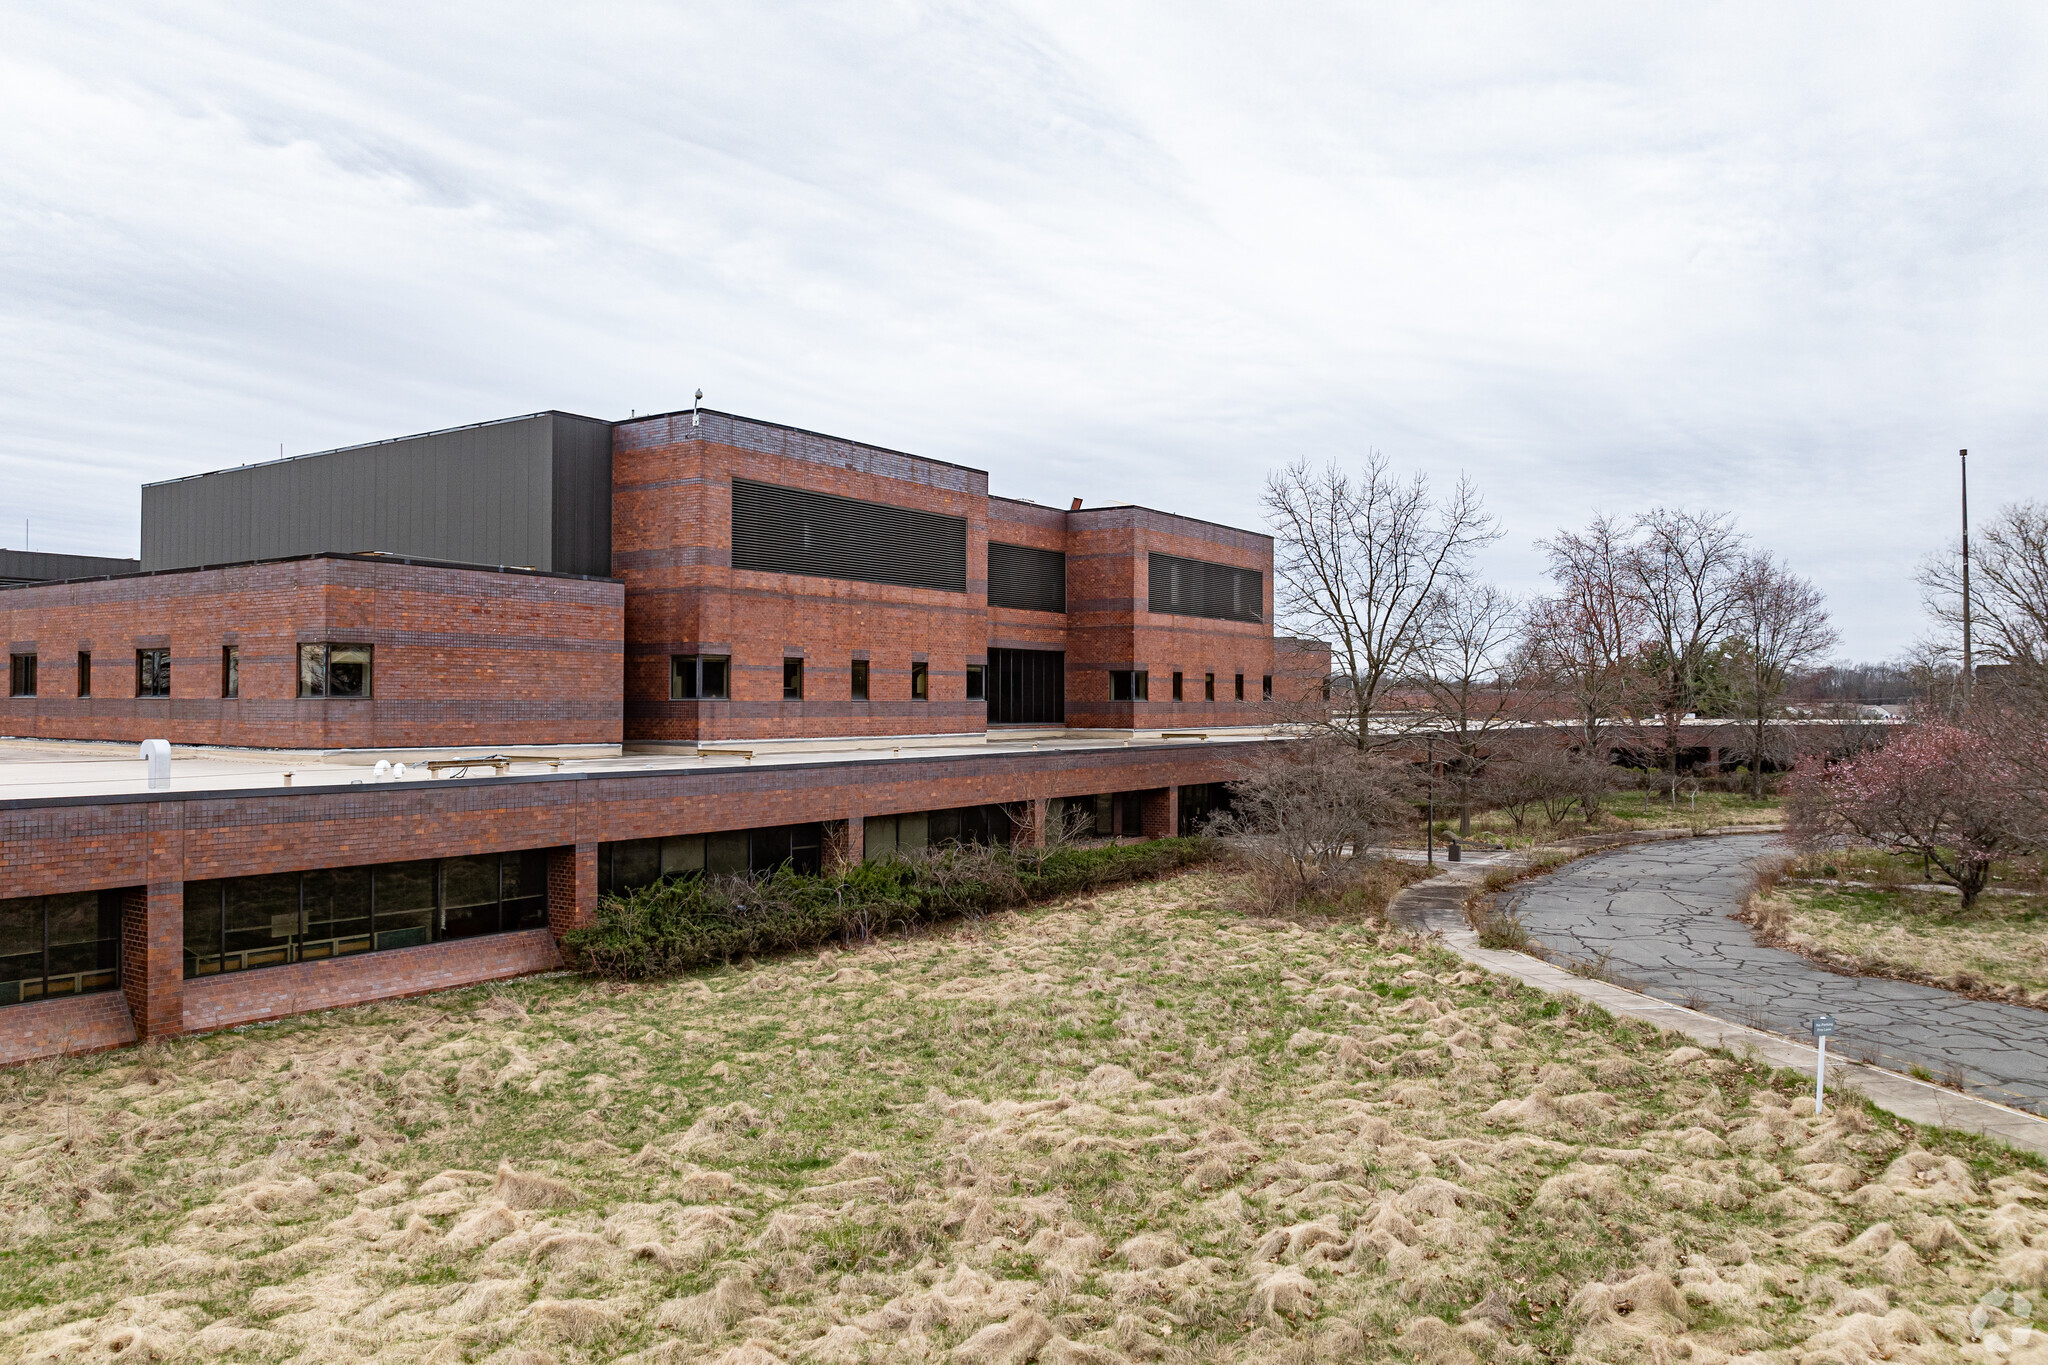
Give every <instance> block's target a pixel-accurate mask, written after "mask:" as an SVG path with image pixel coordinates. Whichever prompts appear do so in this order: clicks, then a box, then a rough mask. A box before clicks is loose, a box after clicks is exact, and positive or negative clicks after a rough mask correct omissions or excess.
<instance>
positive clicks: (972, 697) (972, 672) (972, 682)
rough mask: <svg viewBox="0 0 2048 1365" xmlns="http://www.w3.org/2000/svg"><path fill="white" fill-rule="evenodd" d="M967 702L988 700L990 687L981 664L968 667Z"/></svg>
mask: <svg viewBox="0 0 2048 1365" xmlns="http://www.w3.org/2000/svg"><path fill="white" fill-rule="evenodd" d="M967 700H969V701H987V700H988V685H987V682H986V681H985V679H984V677H983V673H982V666H981V665H980V664H969V665H967Z"/></svg>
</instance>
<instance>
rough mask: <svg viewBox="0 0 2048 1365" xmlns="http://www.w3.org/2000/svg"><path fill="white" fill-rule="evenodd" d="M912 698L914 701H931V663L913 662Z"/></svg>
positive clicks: (911, 672) (911, 678) (911, 668)
mask: <svg viewBox="0 0 2048 1365" xmlns="http://www.w3.org/2000/svg"><path fill="white" fill-rule="evenodd" d="M910 699H911V700H912V701H930V700H931V699H932V666H931V665H930V664H925V663H913V664H911V666H910Z"/></svg>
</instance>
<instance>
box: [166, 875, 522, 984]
mask: <svg viewBox="0 0 2048 1365" xmlns="http://www.w3.org/2000/svg"><path fill="white" fill-rule="evenodd" d="M547 862H548V855H547V852H546V851H545V850H542V849H533V850H528V851H524V852H518V853H487V854H484V855H482V856H478V857H469V858H440V859H435V858H426V859H422V860H420V861H417V862H408V863H384V864H380V865H378V866H375V867H341V868H332V869H323V870H320V871H317V872H283V873H273V874H270V875H266V876H257V877H230V878H227V879H225V880H222V881H210V882H188V883H186V885H185V975H186V976H187V977H195V976H213V975H216V974H218V973H221V972H242V971H252V970H254V969H256V968H259V967H279V966H283V965H285V964H286V963H290V962H311V961H319V960H322V959H326V958H334V957H347V956H350V955H352V954H355V953H365V952H370V951H372V950H375V949H387V948H410V947H413V946H415V945H418V944H422V943H437V942H441V941H444V940H447V939H456V938H473V937H475V936H477V935H479V934H496V933H509V932H511V931H513V930H517V929H536V928H540V927H543V926H544V925H546V923H547Z"/></svg>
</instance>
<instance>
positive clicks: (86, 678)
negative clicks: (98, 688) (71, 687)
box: [78, 649, 92, 697]
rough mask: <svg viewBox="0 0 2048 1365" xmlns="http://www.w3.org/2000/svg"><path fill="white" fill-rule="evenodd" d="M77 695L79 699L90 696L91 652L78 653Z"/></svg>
mask: <svg viewBox="0 0 2048 1365" xmlns="http://www.w3.org/2000/svg"><path fill="white" fill-rule="evenodd" d="M78 695H79V696H81V697H89V696H91V695H92V651H91V650H86V649H81V650H79V651H78Z"/></svg>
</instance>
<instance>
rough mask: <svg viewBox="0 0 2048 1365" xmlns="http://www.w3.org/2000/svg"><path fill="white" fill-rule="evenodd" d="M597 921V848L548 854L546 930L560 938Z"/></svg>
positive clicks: (583, 846)
mask: <svg viewBox="0 0 2048 1365" xmlns="http://www.w3.org/2000/svg"><path fill="white" fill-rule="evenodd" d="M596 919H597V845H596V844H577V845H576V846H575V847H573V848H551V849H549V850H548V928H550V929H552V930H554V932H555V937H556V938H560V937H561V936H562V935H564V934H566V933H568V932H569V931H570V930H571V929H581V928H583V927H584V926H586V925H589V924H592V923H594V922H595V921H596Z"/></svg>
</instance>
